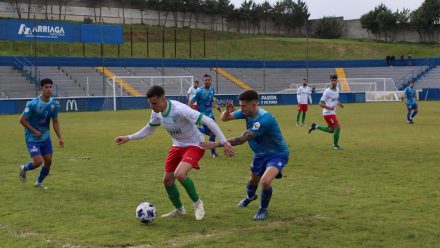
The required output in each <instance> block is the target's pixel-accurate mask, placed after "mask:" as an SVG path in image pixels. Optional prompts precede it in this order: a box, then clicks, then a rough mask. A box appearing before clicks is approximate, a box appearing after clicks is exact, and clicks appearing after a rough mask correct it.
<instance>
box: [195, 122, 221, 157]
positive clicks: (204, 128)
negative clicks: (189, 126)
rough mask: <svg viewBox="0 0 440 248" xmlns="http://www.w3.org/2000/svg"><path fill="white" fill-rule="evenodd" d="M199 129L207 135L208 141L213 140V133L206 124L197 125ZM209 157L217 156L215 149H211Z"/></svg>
mask: <svg viewBox="0 0 440 248" xmlns="http://www.w3.org/2000/svg"><path fill="white" fill-rule="evenodd" d="M199 131H200V132H201V133H203V134H204V135H207V136H209V141H212V142H215V135H214V134H213V133H212V132H211V130H209V128H208V127H207V126H205V125H203V126H202V127H199ZM211 157H213V158H215V157H217V153H216V151H215V149H211Z"/></svg>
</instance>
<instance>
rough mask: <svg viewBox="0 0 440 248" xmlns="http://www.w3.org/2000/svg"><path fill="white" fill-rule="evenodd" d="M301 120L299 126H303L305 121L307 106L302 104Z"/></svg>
mask: <svg viewBox="0 0 440 248" xmlns="http://www.w3.org/2000/svg"><path fill="white" fill-rule="evenodd" d="M302 108H303V109H302V118H301V126H304V124H305V120H306V113H307V110H308V109H307V104H304V105H303V106H302Z"/></svg>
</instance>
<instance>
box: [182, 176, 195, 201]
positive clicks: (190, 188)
mask: <svg viewBox="0 0 440 248" xmlns="http://www.w3.org/2000/svg"><path fill="white" fill-rule="evenodd" d="M181 183H182V185H183V187H184V188H185V190H186V193H188V195H189V198H191V200H192V201H193V202H196V201H198V200H199V199H200V198H199V195H198V194H197V190H196V186H194V183H193V181H192V180H191V178H189V177H187V178H186V179H185V181H183V182H181Z"/></svg>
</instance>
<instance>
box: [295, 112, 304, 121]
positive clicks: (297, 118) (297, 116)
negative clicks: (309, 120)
mask: <svg viewBox="0 0 440 248" xmlns="http://www.w3.org/2000/svg"><path fill="white" fill-rule="evenodd" d="M300 116H301V112H298V113H297V114H296V123H297V124H299V117H300ZM303 122H304V121H303Z"/></svg>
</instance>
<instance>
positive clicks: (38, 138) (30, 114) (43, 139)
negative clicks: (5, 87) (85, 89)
mask: <svg viewBox="0 0 440 248" xmlns="http://www.w3.org/2000/svg"><path fill="white" fill-rule="evenodd" d="M52 85H53V82H52V80H51V79H48V78H46V79H43V80H41V82H40V87H41V88H40V90H41V94H40V96H38V97H36V98H34V99H33V100H32V101H30V102H28V103H27V104H26V108H25V109H24V111H23V114H22V115H21V117H20V123H21V125H23V127H25V138H26V146H27V149H28V151H29V153H30V155H31V157H32V161H30V162H29V163H27V164H25V165H21V167H20V173H19V178H20V180H21V181H22V182H23V183H24V182H25V181H26V172H27V171H30V170H34V169H36V168H38V167H40V166H41V165H43V166H42V167H41V170H40V175H39V176H38V178H37V181H36V182H35V187H37V188H42V189H46V187H45V186H43V184H42V183H43V180H44V178H46V177H47V176H48V175H49V171H50V167H51V165H52V142H51V139H50V128H49V125H50V119H52V124H53V129H54V130H55V133H56V135H57V136H58V143H59V145H60V147H64V142H63V139H62V137H61V131H60V123H59V121H58V104H57V103H56V102H55V100H54V99H53V98H52V97H51V96H52Z"/></svg>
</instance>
